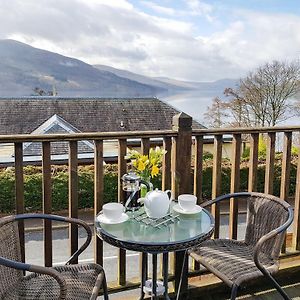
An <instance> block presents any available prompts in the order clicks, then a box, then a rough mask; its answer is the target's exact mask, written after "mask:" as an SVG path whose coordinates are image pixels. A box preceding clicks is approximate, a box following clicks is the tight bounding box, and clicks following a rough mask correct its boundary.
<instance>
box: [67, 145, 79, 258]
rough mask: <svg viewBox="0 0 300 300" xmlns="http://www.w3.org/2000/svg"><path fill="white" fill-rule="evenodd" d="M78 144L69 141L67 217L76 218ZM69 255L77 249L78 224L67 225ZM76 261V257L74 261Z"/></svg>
mask: <svg viewBox="0 0 300 300" xmlns="http://www.w3.org/2000/svg"><path fill="white" fill-rule="evenodd" d="M77 153H78V145H77V141H70V142H69V217H71V218H76V219H77V218H78V159H77ZM69 239H70V251H71V255H72V254H74V253H75V252H76V251H77V249H78V226H77V225H75V224H70V225H69ZM74 263H78V259H77V260H76V261H74Z"/></svg>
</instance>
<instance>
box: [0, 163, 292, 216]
mask: <svg viewBox="0 0 300 300" xmlns="http://www.w3.org/2000/svg"><path fill="white" fill-rule="evenodd" d="M248 173H249V169H248V167H247V165H246V164H245V166H244V167H242V168H241V170H240V190H241V191H247V189H248ZM230 176H231V168H230V165H229V164H225V163H223V167H222V174H221V193H222V194H225V193H229V192H230ZM296 176H297V166H296V165H295V164H291V173H290V191H289V194H290V195H294V193H295V187H296ZM202 177H203V178H202V182H203V188H202V195H203V198H204V199H210V198H211V191H212V164H211V163H209V164H207V166H206V167H205V168H204V170H203V173H202ZM68 180H69V175H68V172H67V168H66V167H65V166H59V167H55V168H54V169H53V170H52V177H51V181H52V209H53V211H58V210H64V209H67V208H68V198H69V191H68ZM280 180H281V165H280V164H278V163H277V164H276V165H275V169H274V192H273V194H274V195H277V196H279V195H280ZM151 182H152V184H153V186H154V188H159V189H161V176H157V177H154V178H152V179H151ZM264 183H265V166H264V165H259V167H258V171H257V191H259V192H263V191H264ZM0 191H1V193H0V212H4V213H13V212H14V211H15V174H14V169H13V168H7V169H3V170H1V171H0ZM103 193H104V194H103V200H104V203H107V202H112V201H116V200H117V197H118V174H117V172H116V167H115V166H109V167H106V168H105V172H104V191H103ZM42 196H43V192H42V172H41V168H40V167H25V168H24V201H25V209H26V211H41V210H42ZM78 207H79V208H80V209H82V208H92V207H94V168H93V166H85V167H79V168H78Z"/></svg>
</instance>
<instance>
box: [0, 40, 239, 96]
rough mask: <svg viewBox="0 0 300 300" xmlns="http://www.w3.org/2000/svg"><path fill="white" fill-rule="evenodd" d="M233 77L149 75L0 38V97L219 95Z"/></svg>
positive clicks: (230, 84) (229, 84)
mask: <svg viewBox="0 0 300 300" xmlns="http://www.w3.org/2000/svg"><path fill="white" fill-rule="evenodd" d="M234 82H236V80H234V79H221V80H217V81H215V82H193V81H180V80H175V79H171V78H167V77H148V76H144V75H140V74H137V73H133V72H130V71H127V70H121V69H117V68H113V67H110V66H105V65H90V64H87V63H85V62H84V61H81V60H79V59H76V58H72V57H68V56H64V55H60V54H57V53H54V52H51V51H47V50H42V49H38V48H34V47H32V46H30V45H27V44H25V43H22V42H18V41H15V40H0V97H28V96H34V95H36V94H34V89H35V88H39V89H41V90H43V91H46V92H49V91H50V92H51V91H52V90H53V89H55V90H57V92H58V96H61V97H112V98H116V97H124V98H127V97H134V98H136V97H160V96H162V95H172V94H176V93H182V92H185V91H194V90H199V93H203V95H206V94H209V95H215V96H218V95H219V94H220V91H221V90H222V92H223V90H224V88H225V87H230V86H232V84H234Z"/></svg>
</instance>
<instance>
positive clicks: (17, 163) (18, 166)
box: [15, 143, 25, 262]
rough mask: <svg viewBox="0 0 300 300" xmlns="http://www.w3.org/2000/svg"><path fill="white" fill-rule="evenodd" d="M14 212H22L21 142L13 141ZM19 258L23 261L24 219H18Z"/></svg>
mask: <svg viewBox="0 0 300 300" xmlns="http://www.w3.org/2000/svg"><path fill="white" fill-rule="evenodd" d="M15 180H16V185H15V190H16V213H17V214H23V213H24V175H23V143H15ZM19 235H20V245H21V258H22V262H25V236H24V221H19Z"/></svg>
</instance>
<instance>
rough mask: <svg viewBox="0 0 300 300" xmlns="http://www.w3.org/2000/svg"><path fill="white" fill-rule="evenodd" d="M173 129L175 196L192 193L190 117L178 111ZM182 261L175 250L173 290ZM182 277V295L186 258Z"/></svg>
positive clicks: (182, 253)
mask: <svg viewBox="0 0 300 300" xmlns="http://www.w3.org/2000/svg"><path fill="white" fill-rule="evenodd" d="M172 125H173V130H175V131H177V132H178V135H177V137H176V138H174V139H173V147H172V166H171V168H172V193H173V196H175V198H176V197H177V196H178V195H179V194H183V193H188V194H191V193H192V168H191V147H192V117H190V116H189V115H187V114H185V113H180V114H178V115H176V116H174V117H173V124H172ZM183 262H184V251H179V252H175V255H174V273H175V291H177V289H178V285H179V281H180V277H181V270H182V264H183ZM182 274H183V278H182V292H183V293H182V295H183V297H184V295H185V293H186V291H187V285H188V276H187V275H188V259H186V260H185V264H184V272H183V273H182Z"/></svg>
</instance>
